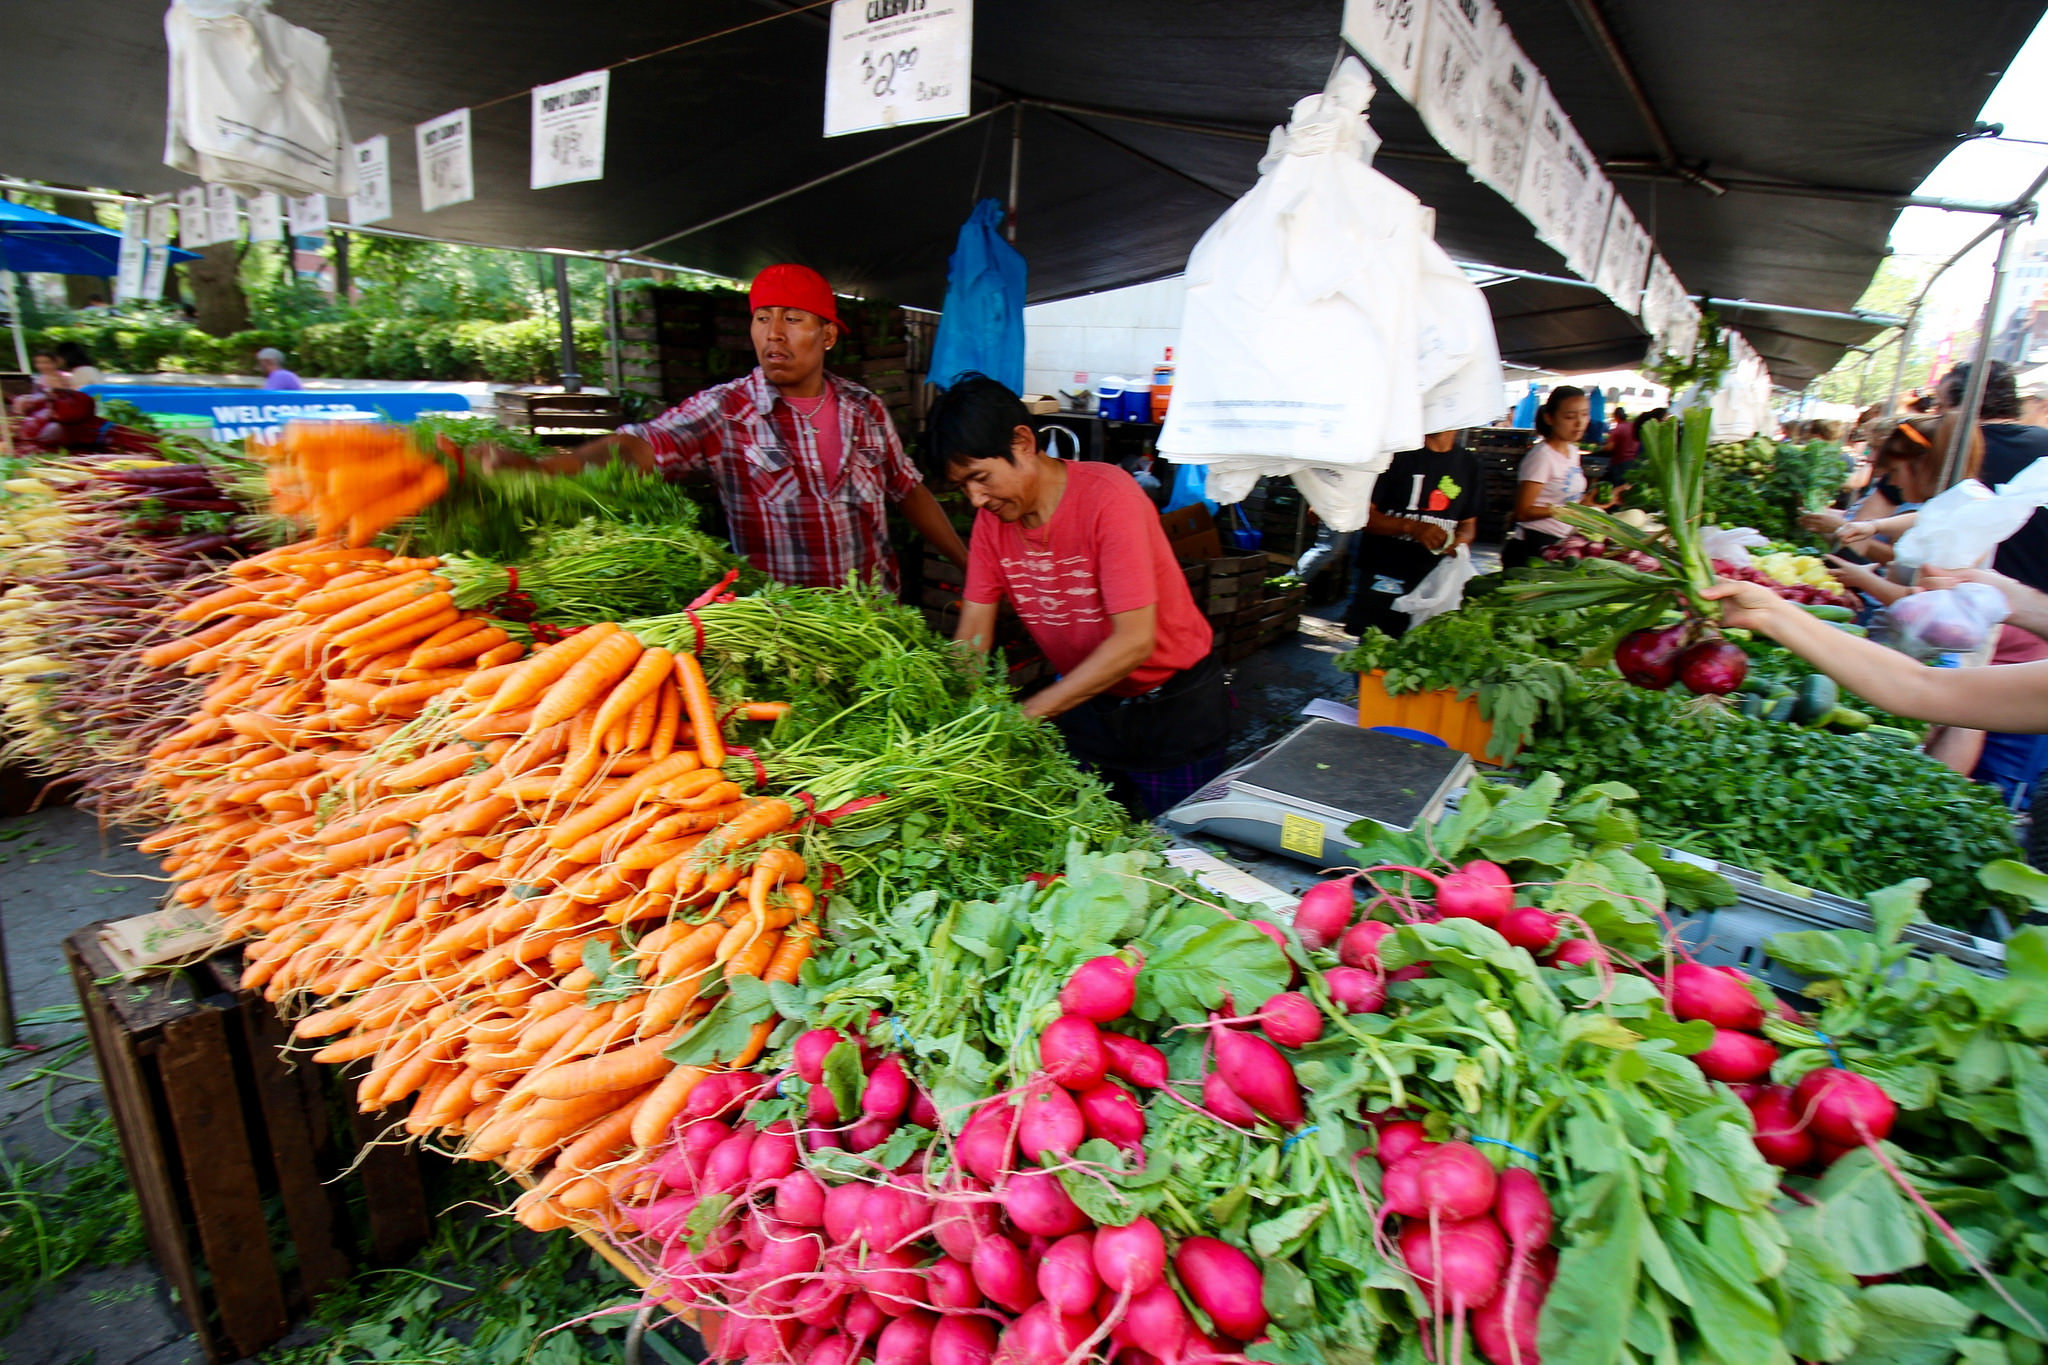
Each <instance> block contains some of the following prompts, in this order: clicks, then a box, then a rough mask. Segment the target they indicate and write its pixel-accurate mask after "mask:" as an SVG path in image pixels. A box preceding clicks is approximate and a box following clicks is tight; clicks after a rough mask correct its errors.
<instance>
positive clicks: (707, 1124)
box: [679, 1119, 732, 1185]
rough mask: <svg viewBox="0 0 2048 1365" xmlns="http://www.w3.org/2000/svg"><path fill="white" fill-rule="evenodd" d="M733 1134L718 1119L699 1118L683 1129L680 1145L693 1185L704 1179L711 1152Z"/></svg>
mask: <svg viewBox="0 0 2048 1365" xmlns="http://www.w3.org/2000/svg"><path fill="white" fill-rule="evenodd" d="M731 1136H732V1129H731V1128H730V1127H728V1126H726V1125H725V1124H724V1123H721V1122H719V1121H718V1120H717V1119H698V1120H697V1121H696V1122H695V1123H692V1124H690V1125H689V1126H687V1127H686V1128H684V1129H683V1136H682V1141H681V1143H680V1144H679V1145H680V1147H681V1149H682V1152H683V1162H684V1164H685V1166H686V1167H687V1168H688V1169H689V1173H690V1180H691V1183H692V1184H693V1185H694V1184H695V1183H697V1182H699V1181H702V1180H703V1179H704V1171H705V1168H707V1167H708V1166H710V1164H711V1154H712V1153H713V1152H715V1151H717V1150H718V1148H719V1145H720V1144H721V1143H723V1142H724V1141H725V1140H726V1139H727V1138H729V1137H731Z"/></svg>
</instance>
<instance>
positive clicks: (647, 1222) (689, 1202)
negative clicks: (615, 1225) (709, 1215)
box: [620, 1194, 697, 1242]
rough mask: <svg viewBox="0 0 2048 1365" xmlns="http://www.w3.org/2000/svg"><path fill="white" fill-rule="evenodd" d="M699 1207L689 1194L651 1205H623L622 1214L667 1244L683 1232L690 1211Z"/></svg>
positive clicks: (665, 1197)
mask: <svg viewBox="0 0 2048 1365" xmlns="http://www.w3.org/2000/svg"><path fill="white" fill-rule="evenodd" d="M696 1207H697V1198H696V1196H695V1195H689V1194H671V1195H666V1196H664V1197H663V1198H660V1199H657V1200H655V1201H653V1202H652V1203H649V1204H640V1205H633V1204H626V1205H622V1206H621V1208H620V1212H622V1213H624V1214H625V1215H626V1221H627V1222H629V1223H631V1224H632V1225H633V1226H634V1227H636V1228H638V1229H639V1230H640V1231H641V1232H644V1233H646V1234H647V1235H648V1236H649V1237H652V1238H654V1239H655V1240H656V1241H660V1242H666V1241H668V1240H669V1239H670V1238H671V1237H674V1236H675V1235H676V1234H677V1233H679V1232H681V1231H682V1230H683V1224H684V1223H685V1222H686V1221H687V1220H688V1219H689V1217H690V1210H691V1209H694V1208H696Z"/></svg>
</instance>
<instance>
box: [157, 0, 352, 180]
mask: <svg viewBox="0 0 2048 1365" xmlns="http://www.w3.org/2000/svg"><path fill="white" fill-rule="evenodd" d="M164 41H165V44H166V46H167V47H168V48H169V50H170V83H169V89H170V106H169V115H168V117H167V119H166V120H165V130H164V164H166V165H168V166H171V167H174V168H176V169H178V170H181V171H189V172H191V173H192V174H193V175H196V176H198V177H199V178H200V179H201V180H207V181H213V182H216V183H219V184H224V185H232V186H234V187H235V188H236V189H237V190H240V191H241V192H242V193H244V194H257V193H260V192H262V191H265V190H276V191H278V192H279V193H281V194H289V195H293V196H299V195H308V194H324V195H330V196H332V197H334V198H338V199H339V198H346V197H347V196H349V195H351V194H353V193H355V189H356V168H355V161H354V160H353V158H351V157H350V155H349V136H348V122H347V120H346V119H345V118H344V117H343V115H342V112H341V81H340V78H339V77H338V76H337V74H336V73H335V70H334V58H333V54H332V52H331V51H330V50H329V48H328V46H327V40H326V39H325V38H323V37H321V36H320V35H319V34H317V33H315V32H313V31H312V30H311V29H304V28H300V27H298V26H297V25H295V24H289V23H286V22H285V21H284V20H283V19H280V18H278V17H277V16H276V15H274V14H272V13H271V12H270V0H176V3H174V4H172V6H171V7H170V9H169V10H168V11H166V12H165V14H164Z"/></svg>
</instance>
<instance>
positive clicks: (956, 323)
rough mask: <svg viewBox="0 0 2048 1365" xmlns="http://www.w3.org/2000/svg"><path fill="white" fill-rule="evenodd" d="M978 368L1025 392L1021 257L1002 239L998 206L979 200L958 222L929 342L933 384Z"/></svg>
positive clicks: (942, 385) (1014, 390)
mask: <svg viewBox="0 0 2048 1365" xmlns="http://www.w3.org/2000/svg"><path fill="white" fill-rule="evenodd" d="M970 371H979V372H980V373H982V374H985V375H987V376H988V377H989V378H991V379H994V380H998V381H1000V382H1001V383H1004V384H1007V385H1009V387H1010V391H1011V392H1012V393H1022V392H1024V258H1023V256H1021V255H1019V254H1018V252H1017V248H1016V247H1013V246H1011V245H1010V244H1009V243H1008V242H1006V241H1004V240H1003V205H1002V201H1001V200H998V199H984V200H982V201H981V202H980V203H979V204H976V205H975V206H974V212H972V213H970V214H968V215H967V221H966V222H965V223H963V224H961V227H960V240H959V243H958V244H957V245H956V246H955V247H954V248H953V256H952V259H951V261H950V262H949V263H948V268H947V274H946V311H945V312H944V313H943V314H941V315H940V318H939V336H938V340H937V341H935V342H934V343H933V344H932V369H931V380H932V383H934V384H936V385H938V386H939V387H940V388H942V389H943V388H945V387H946V386H947V385H949V384H951V383H952V382H953V381H954V380H956V379H958V378H959V377H960V376H961V375H963V374H967V373H968V372H970Z"/></svg>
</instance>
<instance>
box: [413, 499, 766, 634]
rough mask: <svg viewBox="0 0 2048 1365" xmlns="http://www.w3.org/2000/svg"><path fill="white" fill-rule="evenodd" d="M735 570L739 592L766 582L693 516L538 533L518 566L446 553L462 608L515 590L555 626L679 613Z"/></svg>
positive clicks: (445, 570) (592, 522)
mask: <svg viewBox="0 0 2048 1365" xmlns="http://www.w3.org/2000/svg"><path fill="white" fill-rule="evenodd" d="M731 570H738V571H739V575H740V576H739V578H738V580H737V581H736V583H735V585H734V590H735V591H739V592H748V591H751V590H753V589H754V588H756V587H759V586H760V585H761V584H763V583H765V582H766V581H767V578H766V576H765V575H763V574H762V573H761V572H760V571H759V570H758V569H755V568H753V567H752V566H751V565H748V564H747V563H746V562H745V561H744V560H741V559H740V558H739V557H737V556H736V555H734V554H733V553H732V551H731V550H729V549H728V548H727V547H726V546H725V544H724V543H723V542H722V541H719V540H716V539H714V538H712V537H711V536H708V535H706V534H705V533H704V532H702V531H700V530H698V529H697V528H696V527H695V526H694V525H692V524H690V522H689V521H688V520H684V521H679V522H675V523H672V524H667V525H641V524H635V523H630V522H625V523H622V522H614V521H600V520H598V519H597V518H595V517H586V518H585V519H584V520H582V521H579V522H577V523H576V524H575V525H573V526H564V527H556V528H553V529H550V530H545V531H542V532H540V533H539V534H538V535H536V536H535V537H534V539H533V543H532V546H531V548H530V549H529V551H528V552H527V554H526V556H525V557H524V559H522V560H521V561H520V562H519V563H516V564H500V563H498V562H497V561H495V560H491V559H486V558H484V557H483V556H481V555H470V554H462V553H456V554H450V555H447V556H445V557H444V558H443V560H442V564H441V574H442V576H443V577H445V578H447V579H448V581H449V583H450V584H451V585H452V587H453V590H454V594H455V604H456V605H457V606H459V607H465V608H476V607H486V606H488V605H490V604H491V603H492V602H495V601H497V600H498V599H500V598H503V597H506V596H507V595H509V594H513V593H517V594H520V595H523V597H524V598H525V599H526V604H527V605H529V606H530V607H531V610H532V619H534V620H538V621H545V622H547V623H549V624H550V625H556V626H587V625H593V624H595V623H597V622H600V621H618V620H622V619H627V618H631V617H635V616H647V615H652V614H654V613H657V612H665V611H675V610H678V609H679V608H682V607H684V606H687V605H688V604H689V603H690V602H691V601H693V600H694V599H695V598H696V597H697V596H698V595H699V594H700V593H702V592H703V591H704V590H705V589H706V588H709V587H711V586H712V585H713V584H715V583H717V582H718V581H719V580H720V579H722V578H723V577H724V576H725V575H726V573H727V572H728V571H731Z"/></svg>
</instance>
